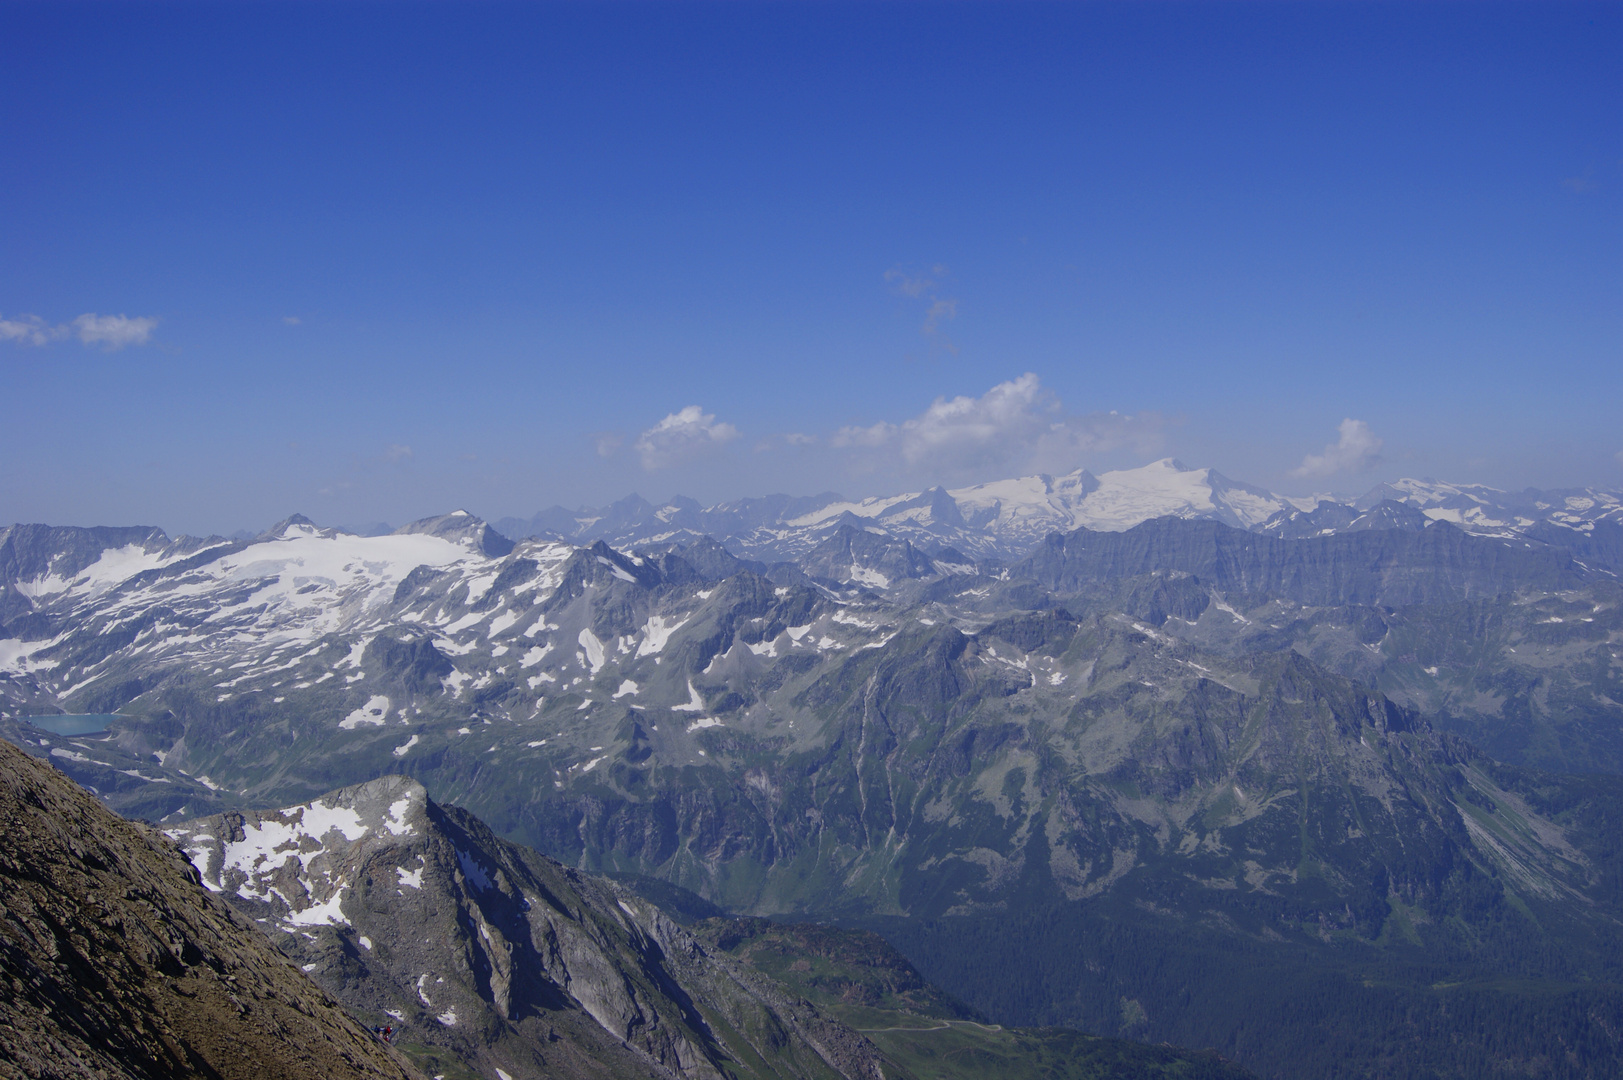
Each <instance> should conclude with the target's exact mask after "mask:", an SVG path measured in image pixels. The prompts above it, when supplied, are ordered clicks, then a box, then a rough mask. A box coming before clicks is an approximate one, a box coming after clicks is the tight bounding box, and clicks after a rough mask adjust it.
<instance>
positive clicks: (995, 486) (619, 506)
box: [497, 458, 1623, 562]
mask: <svg viewBox="0 0 1623 1080" xmlns="http://www.w3.org/2000/svg"><path fill="white" fill-rule="evenodd" d="M1382 503H1390V504H1393V507H1405V508H1409V509H1411V510H1413V511H1418V513H1419V514H1421V515H1423V517H1422V518H1420V519H1419V521H1420V523H1421V524H1424V523H1425V522H1427V521H1447V522H1449V523H1450V524H1452V525H1456V526H1458V527H1460V528H1462V529H1465V530H1466V531H1468V532H1480V533H1484V534H1488V535H1495V536H1511V535H1516V534H1519V533H1522V532H1525V531H1526V530H1527V529H1529V528H1532V527H1533V526H1535V525H1537V524H1538V523H1540V522H1549V523H1553V524H1556V525H1561V526H1567V527H1569V528H1578V529H1585V528H1587V527H1588V526H1589V525H1591V524H1592V523H1593V522H1597V521H1620V522H1623V495H1620V494H1619V493H1617V492H1607V491H1599V490H1594V489H1588V488H1585V489H1581V490H1567V491H1550V492H1542V491H1535V490H1532V489H1529V490H1528V491H1525V492H1521V493H1512V492H1506V491H1500V490H1498V489H1495V488H1490V487H1484V486H1482V485H1455V484H1444V483H1438V482H1436V481H1432V480H1398V481H1395V482H1393V483H1391V484H1381V485H1379V486H1377V487H1375V488H1374V489H1372V490H1371V491H1369V492H1367V493H1366V494H1364V495H1362V496H1360V497H1357V498H1352V497H1324V496H1320V497H1310V498H1304V497H1297V496H1289V495H1279V494H1276V493H1274V492H1271V491H1267V490H1265V489H1263V488H1260V487H1256V486H1255V485H1252V484H1244V483H1240V482H1238V481H1234V480H1230V479H1229V478H1228V477H1226V476H1224V475H1223V474H1222V473H1220V472H1218V471H1217V470H1216V469H1192V468H1190V467H1189V466H1187V465H1185V464H1183V463H1182V462H1180V461H1178V460H1176V459H1175V458H1165V459H1163V460H1161V461H1156V462H1152V463H1150V464H1148V465H1144V466H1142V467H1140V468H1137V469H1119V470H1115V471H1112V472H1105V473H1100V474H1098V475H1094V474H1093V473H1090V472H1089V471H1087V470H1086V469H1078V470H1076V471H1075V472H1072V473H1066V474H1065V475H1063V476H1049V475H1046V474H1038V475H1034V476H1022V477H1016V478H1013V479H1008V480H995V481H991V482H989V483H985V484H976V485H974V486H972V487H963V488H952V489H948V488H942V487H934V488H929V489H928V490H925V491H913V492H906V493H903V494H900V495H889V496H875V497H872V498H867V499H846V498H844V497H842V496H839V495H835V494H832V493H824V494H822V495H816V496H810V497H805V498H798V497H797V498H791V497H790V496H787V495H772V496H767V497H765V498H758V499H741V500H738V501H735V502H728V503H720V504H717V505H715V506H711V507H705V506H701V505H700V504H699V503H697V502H695V501H694V500H692V499H686V498H675V499H672V500H670V501H669V502H667V503H665V504H663V505H659V506H656V505H654V504H653V503H650V502H648V501H647V500H646V499H642V498H640V497H639V496H636V495H632V496H628V497H627V498H625V499H622V500H620V501H619V502H617V503H614V504H613V505H611V506H608V507H605V508H602V509H582V510H578V511H568V510H565V509H563V508H562V507H553V508H552V509H550V510H545V511H543V512H541V513H539V514H537V515H535V516H534V517H533V518H530V519H528V520H524V519H519V518H504V519H503V520H502V521H500V522H498V523H497V529H498V530H499V531H500V532H502V533H504V534H506V535H508V536H514V537H531V536H545V537H551V538H555V539H560V540H568V541H571V542H573V543H577V544H589V543H593V542H596V541H598V540H602V541H604V542H606V543H608V544H610V545H611V546H614V547H617V548H621V549H627V548H632V547H647V546H653V545H660V544H682V543H689V542H691V541H693V540H695V539H697V538H698V537H701V536H711V537H714V538H716V539H718V540H720V541H722V542H723V543H725V544H726V545H727V547H728V548H729V549H730V550H732V551H734V552H735V553H737V554H740V555H742V556H744V557H745V558H750V559H760V560H763V561H767V562H773V561H778V560H784V559H798V558H800V557H802V556H804V555H806V553H808V552H809V551H811V550H812V549H813V548H815V547H817V546H818V545H819V544H821V543H823V542H824V541H826V540H827V539H828V537H829V536H831V535H832V534H833V533H834V532H835V531H836V530H838V529H839V528H840V527H841V526H850V527H853V528H857V529H864V530H867V531H872V532H883V533H886V534H888V535H890V536H892V537H895V538H899V539H906V540H908V541H910V542H912V543H913V544H914V545H915V546H917V547H918V548H920V549H921V550H922V551H924V552H925V553H927V554H932V555H933V554H935V553H937V552H941V551H943V550H945V549H950V551H949V552H948V557H949V559H951V558H954V557H957V558H962V557H963V556H968V557H970V558H972V559H1010V558H1019V557H1021V556H1023V555H1025V554H1026V553H1027V552H1029V551H1031V550H1032V549H1033V548H1034V547H1035V546H1036V545H1037V544H1038V543H1039V542H1040V541H1041V540H1042V539H1043V538H1044V537H1046V536H1048V535H1049V534H1051V533H1056V532H1070V531H1072V530H1074V529H1079V528H1083V529H1092V530H1094V531H1096V532H1121V531H1123V530H1126V529H1131V528H1132V527H1133V526H1135V525H1138V524H1141V523H1142V522H1145V521H1149V520H1152V519H1154V518H1158V517H1178V518H1186V519H1189V518H1204V519H1210V520H1213V521H1220V522H1222V523H1223V524H1225V525H1229V526H1232V527H1234V528H1239V529H1252V530H1259V531H1267V532H1274V533H1276V534H1279V535H1286V534H1287V533H1288V534H1289V535H1293V536H1296V535H1301V536H1306V535H1317V534H1320V533H1323V532H1325V531H1332V532H1333V531H1337V530H1338V529H1340V528H1343V527H1346V528H1354V529H1366V528H1374V527H1408V526H1409V525H1411V524H1413V523H1414V521H1415V519H1414V517H1413V515H1411V514H1407V513H1402V512H1399V511H1398V510H1395V509H1393V508H1391V507H1389V508H1387V509H1386V510H1383V511H1381V512H1380V513H1379V514H1377V515H1376V516H1375V517H1370V516H1368V513H1369V512H1370V511H1373V510H1375V509H1376V507H1378V506H1380V505H1381V504H1382ZM1320 506H1330V507H1336V508H1340V509H1336V510H1333V511H1331V512H1329V513H1328V515H1320V517H1318V518H1314V519H1313V520H1312V521H1311V522H1307V523H1303V522H1302V521H1301V520H1300V519H1301V516H1302V515H1305V514H1309V515H1310V514H1313V513H1314V512H1315V510H1316V509H1317V508H1318V507H1320ZM1332 519H1333V520H1334V522H1336V523H1332ZM1388 521H1389V522H1390V524H1384V523H1386V522H1388ZM1355 522H1356V524H1355ZM1337 523H1338V524H1337ZM1280 530H1285V531H1284V532H1281V531H1280Z"/></svg>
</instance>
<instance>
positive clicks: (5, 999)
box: [0, 740, 422, 1080]
mask: <svg viewBox="0 0 1623 1080" xmlns="http://www.w3.org/2000/svg"><path fill="white" fill-rule="evenodd" d="M0 985H3V986H4V988H5V989H4V993H0V1076H4V1077H17V1078H22V1077H28V1078H30V1080H40V1078H52V1080H54V1078H58V1077H60V1078H64V1080H65V1078H69V1077H73V1078H79V1077H86V1078H89V1077H95V1078H107V1080H112V1078H125V1077H129V1078H151V1080H159V1078H171V1077H198V1078H203V1077H208V1078H211V1080H222V1078H223V1080H229V1078H241V1080H262V1078H263V1080H295V1078H299V1080H305V1078H308V1080H329V1078H338V1077H356V1078H361V1077H369V1078H377V1080H384V1078H395V1080H422V1078H421V1075H420V1074H419V1073H417V1072H416V1071H415V1070H414V1069H412V1068H411V1067H410V1066H409V1065H407V1064H406V1063H405V1062H404V1061H402V1060H401V1059H399V1058H398V1057H397V1056H396V1055H395V1054H394V1053H393V1052H392V1051H390V1050H389V1049H388V1048H387V1047H386V1046H384V1045H383V1044H382V1043H380V1042H379V1041H377V1040H376V1039H375V1038H374V1037H373V1036H372V1035H370V1034H369V1033H368V1032H366V1031H365V1030H363V1029H362V1028H361V1027H360V1026H359V1025H358V1024H356V1022H355V1021H354V1020H352V1019H351V1018H350V1017H349V1016H348V1015H347V1014H346V1013H345V1012H344V1010H343V1009H342V1008H341V1007H340V1006H339V1005H338V1003H337V1002H336V1001H335V1000H334V999H333V998H332V997H330V996H329V995H328V994H327V993H325V992H324V991H323V990H322V989H321V988H319V987H318V986H316V985H315V984H314V983H312V982H311V981H310V980H309V979H308V978H306V977H305V976H304V975H303V974H302V973H301V972H299V971H298V969H297V968H295V967H294V966H293V965H292V964H291V963H290V962H289V961H288V960H287V958H286V957H284V956H282V955H281V954H280V953H278V952H277V951H276V950H275V949H274V948H273V947H272V946H271V945H270V943H269V942H268V941H266V940H265V939H264V937H263V935H262V934H261V933H260V932H259V931H258V930H257V929H256V928H254V927H253V926H252V925H251V924H249V923H247V922H245V921H244V920H242V919H240V918H238V917H237V916H235V915H234V914H233V913H232V912H231V911H230V909H229V908H228V907H227V906H226V905H224V904H223V903H221V902H219V901H217V900H215V899H214V898H212V897H211V896H209V894H208V893H207V892H205V891H204V889H203V888H202V887H201V886H200V885H199V883H198V881H197V875H196V871H195V870H194V869H193V868H192V866H191V865H190V864H189V863H188V862H187V861H186V859H185V857H184V856H183V855H181V854H180V853H179V852H178V851H176V850H175V849H174V848H173V847H172V846H171V845H170V844H169V843H168V842H167V841H166V840H165V839H164V838H163V837H162V836H161V835H160V834H158V833H157V832H156V831H154V830H150V829H148V828H145V827H143V826H141V825H139V824H135V823H132V822H127V821H124V820H122V819H120V818H119V817H118V816H117V815H115V814H113V813H111V812H110V811H109V810H107V809H106V808H105V807H104V806H102V805H101V804H100V803H99V802H97V801H96V800H95V799H94V798H92V797H91V796H90V795H89V794H87V793H86V792H84V791H83V790H82V789H80V788H79V787H78V786H77V785H75V784H74V783H73V782H72V781H70V780H68V779H67V778H66V777H64V776H63V775H62V774H60V773H58V772H56V771H55V770H54V769H52V768H51V767H50V766H48V765H46V764H44V763H43V762H40V761H36V760H34V759H33V758H30V757H29V756H28V755H26V754H24V753H22V752H21V751H20V750H18V749H17V748H16V747H14V746H12V745H11V744H10V743H7V742H5V741H3V740H0Z"/></svg>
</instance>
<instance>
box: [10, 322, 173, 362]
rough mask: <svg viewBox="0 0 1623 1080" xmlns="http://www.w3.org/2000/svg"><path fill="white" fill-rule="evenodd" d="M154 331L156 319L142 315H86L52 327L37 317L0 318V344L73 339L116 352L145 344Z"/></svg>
mask: <svg viewBox="0 0 1623 1080" xmlns="http://www.w3.org/2000/svg"><path fill="white" fill-rule="evenodd" d="M157 328H158V320H157V319H156V318H154V317H152V316H146V315H143V316H140V317H137V318H133V319H132V318H130V317H129V316H128V315H96V314H94V313H91V312H86V313H85V314H83V315H81V316H79V317H78V318H77V319H74V320H73V322H71V323H58V324H57V325H55V326H51V325H49V324H48V323H46V322H45V320H44V319H41V318H40V317H39V316H38V315H19V316H17V317H16V318H14V319H0V341H15V342H17V343H18V344H21V345H48V344H50V343H51V342H53V341H62V340H64V339H66V338H70V337H74V338H78V339H79V340H80V341H82V342H83V343H84V344H86V345H100V346H101V347H102V348H103V349H105V350H106V351H107V352H117V351H118V350H119V349H122V348H124V347H125V346H127V345H145V344H146V343H147V342H148V341H150V340H151V339H152V331H154V330H156V329H157Z"/></svg>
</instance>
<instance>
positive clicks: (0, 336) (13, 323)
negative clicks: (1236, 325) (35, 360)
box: [0, 315, 68, 345]
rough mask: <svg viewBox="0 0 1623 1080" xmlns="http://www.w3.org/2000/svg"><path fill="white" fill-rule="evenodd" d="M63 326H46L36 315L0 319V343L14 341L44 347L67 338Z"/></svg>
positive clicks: (66, 331)
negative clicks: (48, 343)
mask: <svg viewBox="0 0 1623 1080" xmlns="http://www.w3.org/2000/svg"><path fill="white" fill-rule="evenodd" d="M67 335H68V328H67V327H65V326H46V325H45V320H44V319H41V318H40V317H39V316H38V315H19V316H17V317H16V318H15V319H0V341H15V342H18V343H19V344H22V345H44V344H46V343H47V342H51V341H56V340H58V339H60V338H64V337H67Z"/></svg>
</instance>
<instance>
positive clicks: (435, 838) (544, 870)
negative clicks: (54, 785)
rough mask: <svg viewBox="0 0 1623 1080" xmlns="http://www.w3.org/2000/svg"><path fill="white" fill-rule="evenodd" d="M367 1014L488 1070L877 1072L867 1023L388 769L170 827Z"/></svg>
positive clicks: (290, 947)
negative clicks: (844, 1021) (280, 804)
mask: <svg viewBox="0 0 1623 1080" xmlns="http://www.w3.org/2000/svg"><path fill="white" fill-rule="evenodd" d="M169 835H170V836H171V837H173V838H174V839H175V840H176V841H177V842H178V843H180V844H182V845H183V846H184V848H185V850H186V851H187V853H188V854H189V855H190V857H191V858H192V860H193V861H194V863H195V864H196V865H197V866H198V867H199V868H200V870H201V872H202V880H203V883H204V884H205V885H206V886H207V887H208V888H209V889H211V890H214V891H216V892H218V893H219V894H221V895H222V896H224V897H225V898H227V899H229V900H230V901H231V903H232V904H233V905H235V906H236V907H237V908H238V909H239V910H240V911H242V912H243V913H244V914H245V915H247V916H248V917H249V918H252V919H254V920H256V921H257V922H258V923H259V924H260V925H261V926H263V927H264V928H265V930H266V931H267V932H268V933H270V934H271V935H272V936H273V937H275V938H276V940H277V941H278V942H279V943H280V944H281V946H282V948H283V949H284V950H285V951H286V952H288V953H289V954H290V955H292V956H294V957H296V958H297V959H298V960H299V961H300V962H301V963H302V965H303V967H304V969H305V970H306V971H307V972H310V973H311V975H312V976H313V977H314V978H315V979H317V980H318V981H319V982H321V983H322V984H323V985H324V986H326V987H327V988H328V989H329V990H330V991H331V993H332V994H333V995H334V996H335V997H338V998H339V999H340V1000H342V1001H344V1002H345V1004H346V1005H348V1006H349V1007H350V1008H351V1009H353V1010H354V1011H356V1012H357V1014H359V1015H364V1016H366V1017H368V1018H370V1019H372V1020H374V1021H375V1022H377V1023H392V1024H394V1025H395V1026H397V1027H398V1028H399V1029H400V1031H401V1036H400V1038H401V1041H402V1044H403V1045H405V1046H407V1047H408V1049H409V1048H410V1047H411V1046H413V1045H414V1044H423V1045H427V1046H432V1047H438V1048H440V1049H441V1050H442V1051H443V1052H444V1054H445V1055H447V1056H448V1057H450V1058H454V1059H455V1060H457V1061H460V1062H462V1063H463V1064H464V1065H466V1066H469V1067H473V1068H475V1069H477V1070H478V1071H479V1073H480V1074H481V1075H486V1076H490V1075H498V1074H501V1075H507V1076H510V1077H512V1078H514V1080H528V1078H536V1080H539V1078H542V1077H659V1078H677V1077H682V1078H692V1080H721V1078H722V1077H724V1076H726V1077H747V1076H762V1077H765V1076H772V1077H786V1078H787V1077H823V1076H829V1077H833V1076H838V1077H846V1078H848V1080H859V1078H861V1080H879V1078H880V1077H882V1076H883V1075H884V1073H883V1072H882V1066H881V1059H880V1056H879V1053H878V1051H877V1050H875V1049H874V1047H873V1046H872V1045H870V1044H869V1043H868V1042H867V1041H866V1040H864V1039H863V1038H862V1037H861V1036H860V1035H857V1034H856V1033H855V1032H853V1031H851V1030H850V1029H848V1028H846V1027H844V1026H843V1025H841V1024H840V1023H838V1022H837V1021H834V1020H831V1019H830V1018H828V1017H826V1016H824V1015H822V1014H821V1013H819V1012H818V1011H817V1010H816V1009H815V1008H813V1007H812V1006H810V1005H809V1004H808V1003H806V1002H804V1001H801V1000H798V999H796V998H795V997H793V996H791V995H788V994H786V993H785V992H784V991H783V990H782V989H781V988H779V987H778V986H776V985H775V984H774V983H772V981H771V980H769V979H766V978H764V977H761V976H759V975H757V974H755V973H754V972H752V971H751V970H749V969H748V968H746V967H743V966H741V965H739V964H737V963H736V962H734V961H733V960H732V959H731V958H730V957H728V956H727V955H726V954H725V953H723V952H720V951H719V950H716V949H714V948H713V947H711V946H709V945H708V944H707V943H705V942H704V941H703V940H702V939H699V938H697V937H695V936H693V935H692V934H691V933H689V932H688V931H687V930H685V929H683V928H682V927H681V926H679V925H677V924H675V923H673V922H672V921H671V920H670V919H669V918H667V917H666V916H665V915H664V914H663V913H662V912H661V911H660V910H659V909H658V908H657V907H655V906H654V905H652V904H651V903H649V902H648V901H646V900H644V899H643V898H641V897H640V896H637V895H636V894H634V893H632V892H629V891H626V890H624V889H622V888H620V887H618V886H616V885H614V884H613V883H611V882H609V881H607V880H605V879H602V878H595V877H591V876H588V875H583V874H580V873H578V872H576V871H574V870H571V869H569V868H567V867H563V866H561V865H559V864H558V863H556V862H554V861H552V860H550V859H547V858H545V857H544V856H541V855H538V854H536V853H535V852H533V851H529V850H526V849H523V848H520V847H517V846H515V845H512V844H509V843H506V842H504V841H502V840H500V839H499V838H497V837H496V836H495V835H494V834H493V833H491V832H490V830H489V829H487V828H486V827H485V826H484V825H483V823H481V822H480V821H479V820H478V819H477V818H474V817H473V816H472V815H470V814H468V813H466V812H464V811H460V810H458V809H456V808H454V807H443V806H440V805H438V804H436V803H434V802H433V801H431V800H429V799H428V798H427V795H426V793H425V791H424V789H423V787H422V785H420V784H418V783H417V782H415V781H413V780H410V779H408V778H405V777H399V776H395V777H386V778H382V779H379V780H375V781H371V782H369V783H366V784H363V785H359V786H356V787H351V788H346V789H343V790H339V791H335V792H331V793H328V794H327V795H324V796H322V797H321V798H320V799H317V800H314V801H313V802H311V803H308V804H304V805H300V806H295V807H289V808H286V809H283V810H277V811H269V812H252V813H239V812H232V813H228V814H223V815H219V816H215V817H211V818H205V819H202V820H201V821H197V822H193V823H188V824H187V825H184V826H178V827H175V828H172V829H171V830H170V831H169Z"/></svg>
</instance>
